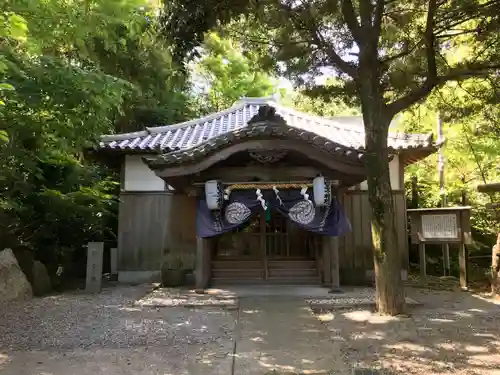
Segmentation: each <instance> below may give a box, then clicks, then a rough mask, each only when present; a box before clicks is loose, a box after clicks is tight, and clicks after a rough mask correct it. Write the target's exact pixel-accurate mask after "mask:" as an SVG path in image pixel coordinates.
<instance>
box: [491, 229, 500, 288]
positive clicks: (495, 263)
mask: <svg viewBox="0 0 500 375" xmlns="http://www.w3.org/2000/svg"><path fill="white" fill-rule="evenodd" d="M491 293H492V294H493V297H495V296H500V233H498V234H497V243H496V245H494V246H493V249H492V254H491Z"/></svg>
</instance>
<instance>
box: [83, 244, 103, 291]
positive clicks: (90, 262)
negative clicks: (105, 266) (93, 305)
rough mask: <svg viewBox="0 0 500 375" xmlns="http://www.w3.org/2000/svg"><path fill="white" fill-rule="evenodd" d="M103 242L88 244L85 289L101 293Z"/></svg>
mask: <svg viewBox="0 0 500 375" xmlns="http://www.w3.org/2000/svg"><path fill="white" fill-rule="evenodd" d="M103 255H104V243H103V242H89V244H88V245H87V275H86V276H87V277H86V283H85V291H86V292H87V293H99V292H100V291H101V284H102V263H103Z"/></svg>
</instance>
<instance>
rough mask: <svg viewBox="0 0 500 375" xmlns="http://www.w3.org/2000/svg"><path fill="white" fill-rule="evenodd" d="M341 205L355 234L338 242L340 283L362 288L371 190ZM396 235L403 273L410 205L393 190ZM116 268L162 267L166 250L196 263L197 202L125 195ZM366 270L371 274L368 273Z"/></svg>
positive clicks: (368, 254)
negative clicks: (182, 255)
mask: <svg viewBox="0 0 500 375" xmlns="http://www.w3.org/2000/svg"><path fill="white" fill-rule="evenodd" d="M341 201H342V204H343V206H344V209H345V211H346V214H347V216H348V217H349V220H350V221H351V224H352V232H350V233H348V234H346V235H345V236H343V237H341V238H339V263H340V267H339V268H340V277H341V280H340V282H341V284H344V285H346V284H361V283H364V282H366V280H367V278H368V279H369V278H370V271H372V270H373V253H372V239H371V224H370V205H369V203H368V192H366V191H346V192H345V194H344V196H343V197H341ZM394 204H395V213H396V231H397V235H398V246H399V248H400V250H401V263H402V267H401V268H402V269H408V241H407V229H406V223H407V219H406V202H405V196H404V192H403V191H394ZM118 249H119V251H118V254H119V256H118V270H119V271H151V270H159V269H160V268H161V263H162V257H163V254H164V252H165V250H166V249H171V251H175V252H180V253H182V254H184V256H185V260H186V262H192V263H193V265H194V262H195V254H196V201H195V198H194V197H188V196H185V195H171V194H170V193H167V192H138V193H132V192H129V193H126V192H124V193H122V194H121V203H120V212H119V233H118ZM367 271H368V272H367Z"/></svg>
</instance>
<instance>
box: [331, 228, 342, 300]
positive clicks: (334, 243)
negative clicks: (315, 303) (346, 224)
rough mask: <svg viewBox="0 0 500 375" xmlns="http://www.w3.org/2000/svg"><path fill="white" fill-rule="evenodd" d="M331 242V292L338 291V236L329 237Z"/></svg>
mask: <svg viewBox="0 0 500 375" xmlns="http://www.w3.org/2000/svg"><path fill="white" fill-rule="evenodd" d="M330 243H331V264H332V266H331V272H332V277H331V281H332V290H331V291H332V292H339V291H340V265H339V238H338V237H330Z"/></svg>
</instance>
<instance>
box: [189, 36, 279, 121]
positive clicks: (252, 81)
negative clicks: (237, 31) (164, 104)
mask: <svg viewBox="0 0 500 375" xmlns="http://www.w3.org/2000/svg"><path fill="white" fill-rule="evenodd" d="M192 70H193V74H194V85H195V87H194V88H195V92H197V93H199V94H198V96H199V98H200V108H203V110H202V111H203V112H206V113H210V112H214V111H220V110H223V109H225V108H228V107H230V106H231V105H232V104H233V103H234V102H235V101H237V100H238V99H240V98H241V97H244V96H245V97H262V96H268V95H271V94H273V93H274V91H275V90H276V84H277V80H276V79H274V78H273V77H272V76H271V75H270V74H268V73H266V72H265V71H263V70H262V69H260V68H259V66H258V65H257V61H256V56H255V55H254V54H252V53H251V52H248V53H245V54H244V53H243V50H242V48H241V46H240V45H239V44H238V42H237V41H235V40H233V39H228V38H221V37H220V36H219V35H218V34H216V33H208V34H207V35H206V36H205V40H204V43H203V45H202V48H201V52H200V58H199V59H198V61H197V62H196V63H195V64H193V69H192Z"/></svg>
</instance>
